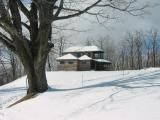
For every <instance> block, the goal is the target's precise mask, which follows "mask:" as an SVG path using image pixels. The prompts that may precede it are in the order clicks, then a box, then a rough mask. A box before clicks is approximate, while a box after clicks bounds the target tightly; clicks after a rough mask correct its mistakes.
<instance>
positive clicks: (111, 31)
mask: <svg viewBox="0 0 160 120" xmlns="http://www.w3.org/2000/svg"><path fill="white" fill-rule="evenodd" d="M142 1H143V3H144V4H150V5H151V4H152V5H158V4H160V0H152V1H151V0H141V2H142ZM146 11H147V13H149V14H144V16H143V17H135V16H131V15H129V14H127V13H125V14H123V15H119V14H118V13H117V15H116V16H117V17H118V18H119V19H118V20H113V21H112V20H110V21H108V22H106V24H105V26H106V27H107V28H105V27H103V25H100V24H98V23H93V22H89V21H88V20H87V19H84V18H87V17H86V16H85V17H83V16H82V17H81V18H77V19H78V20H77V22H75V23H73V24H72V26H74V27H75V26H76V29H80V30H81V29H82V30H83V29H84V30H88V29H89V30H88V31H86V32H80V33H75V32H73V33H74V35H73V36H72V37H71V38H70V40H71V41H72V42H76V43H77V44H80V43H82V41H84V40H86V39H87V38H88V37H89V38H93V39H98V38H99V37H104V36H107V35H110V36H111V38H113V40H114V41H120V40H122V39H123V37H124V35H125V34H126V32H127V31H135V30H144V31H147V30H149V29H151V28H155V29H158V30H159V32H160V15H159V14H160V13H159V12H160V6H156V7H152V8H147V9H146ZM83 19H84V20H83ZM68 33H72V32H71V31H66V32H65V34H68Z"/></svg>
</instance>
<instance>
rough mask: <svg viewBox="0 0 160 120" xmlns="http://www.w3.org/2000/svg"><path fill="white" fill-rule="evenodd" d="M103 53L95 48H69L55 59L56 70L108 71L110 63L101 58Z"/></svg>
mask: <svg viewBox="0 0 160 120" xmlns="http://www.w3.org/2000/svg"><path fill="white" fill-rule="evenodd" d="M103 54H104V51H103V50H102V49H100V48H98V47H97V46H83V47H70V48H68V49H66V50H65V51H63V56H61V57H59V58H57V61H58V65H57V69H58V70H74V71H87V70H109V67H110V64H111V62H110V61H108V60H105V59H104V58H103V57H104V56H103Z"/></svg>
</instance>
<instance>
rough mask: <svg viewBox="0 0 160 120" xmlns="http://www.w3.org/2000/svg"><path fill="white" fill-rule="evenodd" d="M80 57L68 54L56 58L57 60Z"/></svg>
mask: <svg viewBox="0 0 160 120" xmlns="http://www.w3.org/2000/svg"><path fill="white" fill-rule="evenodd" d="M77 59H78V58H77V57H75V56H74V55H72V54H66V55H63V56H61V57H58V58H56V60H77Z"/></svg>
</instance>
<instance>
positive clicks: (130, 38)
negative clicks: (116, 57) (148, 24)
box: [126, 33, 134, 70]
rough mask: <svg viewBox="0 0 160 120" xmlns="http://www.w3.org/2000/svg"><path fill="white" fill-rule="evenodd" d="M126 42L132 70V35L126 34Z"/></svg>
mask: <svg viewBox="0 0 160 120" xmlns="http://www.w3.org/2000/svg"><path fill="white" fill-rule="evenodd" d="M126 41H127V42H128V49H129V56H130V58H129V59H130V68H131V69H132V70H133V69H134V36H133V35H132V33H128V35H127V38H126Z"/></svg>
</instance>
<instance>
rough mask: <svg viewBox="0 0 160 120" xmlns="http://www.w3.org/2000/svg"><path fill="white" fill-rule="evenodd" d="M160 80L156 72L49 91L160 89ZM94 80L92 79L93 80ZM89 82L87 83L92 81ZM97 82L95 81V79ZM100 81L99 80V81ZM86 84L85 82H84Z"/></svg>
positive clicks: (159, 73)
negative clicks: (116, 88) (100, 88)
mask: <svg viewBox="0 0 160 120" xmlns="http://www.w3.org/2000/svg"><path fill="white" fill-rule="evenodd" d="M159 78H160V71H159V70H157V71H154V72H150V73H145V74H138V75H135V76H131V77H127V76H126V77H125V76H124V77H123V78H120V79H115V80H112V81H108V80H107V77H106V78H104V79H106V81H107V82H101V83H98V84H94V85H87V86H84V87H78V88H71V89H56V88H55V89H54V88H52V87H49V89H48V91H69V90H80V89H88V88H98V87H118V88H123V89H137V88H149V87H160V82H156V81H157V80H158V79H159ZM91 80H92V79H91ZM91 80H87V81H91ZM94 80H95V79H94ZM97 80H98V79H97ZM84 82H85V81H84Z"/></svg>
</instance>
